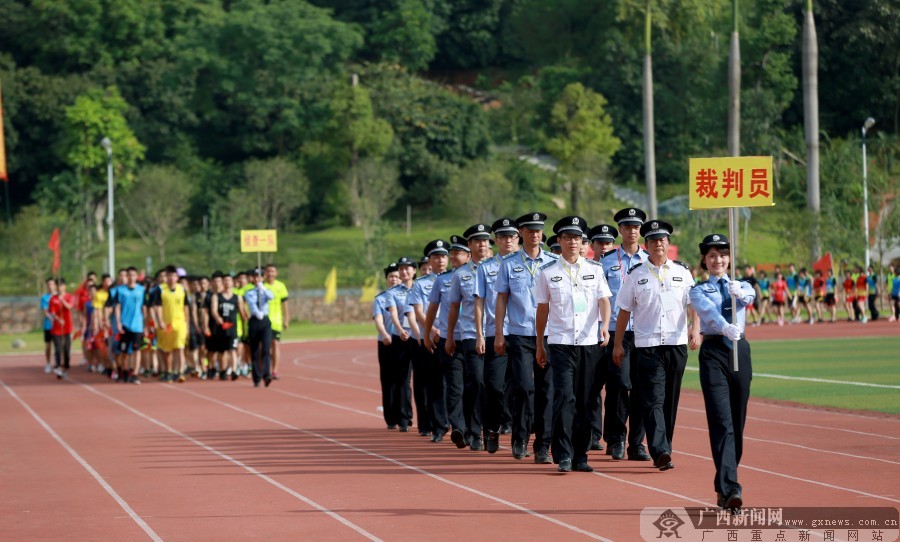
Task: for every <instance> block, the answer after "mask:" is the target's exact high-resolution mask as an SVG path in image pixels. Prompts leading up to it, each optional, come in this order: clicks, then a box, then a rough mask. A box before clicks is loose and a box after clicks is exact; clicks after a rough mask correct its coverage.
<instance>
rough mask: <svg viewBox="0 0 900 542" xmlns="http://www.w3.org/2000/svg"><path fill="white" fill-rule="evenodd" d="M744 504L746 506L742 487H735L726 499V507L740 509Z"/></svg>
mask: <svg viewBox="0 0 900 542" xmlns="http://www.w3.org/2000/svg"><path fill="white" fill-rule="evenodd" d="M742 506H744V498H743V497H742V496H741V490H740V489H735V490H733V491H732V492H731V493H729V494H728V498H727V499H725V506H724V508H728V509H729V510H740V508H741V507H742Z"/></svg>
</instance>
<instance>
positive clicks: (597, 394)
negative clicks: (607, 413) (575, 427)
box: [589, 344, 609, 440]
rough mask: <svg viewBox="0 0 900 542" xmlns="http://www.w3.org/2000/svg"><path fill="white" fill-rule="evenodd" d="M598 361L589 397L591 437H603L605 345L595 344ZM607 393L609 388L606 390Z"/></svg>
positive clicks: (607, 370) (605, 374) (605, 377)
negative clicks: (592, 388)
mask: <svg viewBox="0 0 900 542" xmlns="http://www.w3.org/2000/svg"><path fill="white" fill-rule="evenodd" d="M597 357H598V359H599V363H598V364H597V370H596V372H595V374H594V382H595V385H594V390H593V391H592V392H591V396H590V398H589V400H590V405H591V439H592V440H593V439H597V440H600V439H601V438H603V386H606V380H607V375H608V373H609V369H608V368H607V366H606V347H605V346H600V345H599V344H598V345H597ZM606 393H607V395H608V394H609V390H608V389H607V391H606Z"/></svg>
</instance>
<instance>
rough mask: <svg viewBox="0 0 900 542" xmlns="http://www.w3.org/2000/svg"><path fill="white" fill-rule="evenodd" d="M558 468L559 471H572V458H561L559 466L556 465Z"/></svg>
mask: <svg viewBox="0 0 900 542" xmlns="http://www.w3.org/2000/svg"><path fill="white" fill-rule="evenodd" d="M556 470H558V471H559V472H572V460H571V459H568V458H566V459H563V460H560V462H559V466H558V467H556Z"/></svg>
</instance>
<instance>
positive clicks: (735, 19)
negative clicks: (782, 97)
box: [728, 0, 741, 156]
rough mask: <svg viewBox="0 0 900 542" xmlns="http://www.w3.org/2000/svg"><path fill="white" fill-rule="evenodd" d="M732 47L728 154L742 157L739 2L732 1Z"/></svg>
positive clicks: (729, 72)
mask: <svg viewBox="0 0 900 542" xmlns="http://www.w3.org/2000/svg"><path fill="white" fill-rule="evenodd" d="M731 9H732V16H731V17H732V20H731V47H730V48H729V50H728V154H730V155H731V156H740V155H741V34H740V27H739V24H740V12H739V11H738V0H731Z"/></svg>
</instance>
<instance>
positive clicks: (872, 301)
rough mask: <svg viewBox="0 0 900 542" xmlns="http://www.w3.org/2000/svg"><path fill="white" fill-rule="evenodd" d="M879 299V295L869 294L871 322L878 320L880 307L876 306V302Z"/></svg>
mask: <svg viewBox="0 0 900 542" xmlns="http://www.w3.org/2000/svg"><path fill="white" fill-rule="evenodd" d="M877 299H878V294H869V298H868V301H869V320H872V321H873V322H874V321H875V320H878V316H879V312H878V307H877V306H876V305H875V301H876V300H877Z"/></svg>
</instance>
